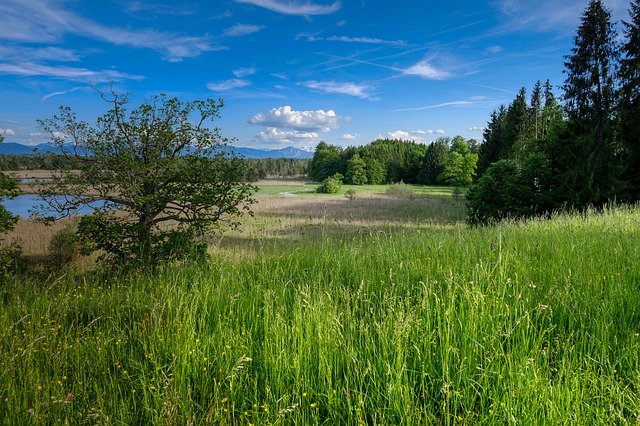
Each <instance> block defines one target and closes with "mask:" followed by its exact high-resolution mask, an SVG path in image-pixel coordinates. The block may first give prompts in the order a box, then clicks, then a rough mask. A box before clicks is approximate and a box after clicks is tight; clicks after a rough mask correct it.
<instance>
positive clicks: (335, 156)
mask: <svg viewBox="0 0 640 426" xmlns="http://www.w3.org/2000/svg"><path fill="white" fill-rule="evenodd" d="M340 152H341V150H340V148H339V147H337V146H334V145H328V144H327V143H325V142H320V143H319V144H318V145H317V146H316V150H315V152H314V153H313V158H312V159H311V161H310V162H309V179H311V180H313V181H316V182H322V181H323V180H325V179H326V178H328V177H329V176H331V175H333V174H335V173H338V172H340V162H341V159H340Z"/></svg>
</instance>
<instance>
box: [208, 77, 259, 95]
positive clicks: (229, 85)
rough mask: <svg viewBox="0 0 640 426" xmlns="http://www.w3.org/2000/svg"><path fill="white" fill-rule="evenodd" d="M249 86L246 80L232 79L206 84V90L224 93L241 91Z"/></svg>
mask: <svg viewBox="0 0 640 426" xmlns="http://www.w3.org/2000/svg"><path fill="white" fill-rule="evenodd" d="M249 85H251V82H250V81H248V80H243V79H240V78H232V79H231V80H225V81H220V82H218V83H208V84H207V89H209V90H212V91H214V92H226V91H227V90H233V89H241V88H243V87H247V86H249Z"/></svg>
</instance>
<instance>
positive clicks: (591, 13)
mask: <svg viewBox="0 0 640 426" xmlns="http://www.w3.org/2000/svg"><path fill="white" fill-rule="evenodd" d="M574 42H575V47H574V48H573V49H572V50H571V55H568V56H566V60H567V61H566V62H565V67H566V70H565V72H566V74H567V79H566V80H565V84H564V92H565V95H564V100H565V110H566V113H567V116H568V119H569V129H570V133H571V135H572V139H571V141H572V147H571V150H572V152H573V154H574V155H575V158H576V162H577V163H576V164H566V166H567V167H569V168H573V170H572V171H571V170H569V171H571V173H568V175H571V176H572V177H571V179H570V181H569V182H567V183H568V184H569V187H567V188H566V190H568V191H575V192H576V193H577V195H578V197H577V199H576V201H577V204H579V205H582V206H586V205H602V204H604V203H606V202H607V201H608V200H609V198H610V197H612V196H614V192H613V188H614V181H615V173H616V171H615V166H614V164H615V161H614V156H613V154H614V147H613V135H612V130H613V122H614V115H615V111H616V80H615V76H616V67H617V63H618V53H617V52H618V48H617V45H616V32H615V30H614V28H613V25H612V23H611V12H610V11H609V10H607V9H606V8H605V7H604V6H603V5H602V2H601V1H600V0H591V1H590V2H589V5H588V7H587V9H586V11H585V13H584V15H583V16H582V20H581V23H580V26H579V27H578V31H577V34H576V37H575V39H574ZM574 172H575V173H574Z"/></svg>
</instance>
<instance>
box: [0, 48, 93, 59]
mask: <svg viewBox="0 0 640 426" xmlns="http://www.w3.org/2000/svg"><path fill="white" fill-rule="evenodd" d="M0 58H2V60H3V61H11V62H16V61H27V60H28V61H57V62H77V61H79V60H80V57H79V56H78V54H77V53H76V52H74V51H73V50H69V49H63V48H60V47H37V48H30V47H18V46H1V45H0Z"/></svg>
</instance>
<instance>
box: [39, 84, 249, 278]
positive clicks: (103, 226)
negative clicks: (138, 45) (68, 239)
mask: <svg viewBox="0 0 640 426" xmlns="http://www.w3.org/2000/svg"><path fill="white" fill-rule="evenodd" d="M103 98H105V100H108V102H109V103H110V104H111V106H112V109H111V110H110V111H108V112H107V113H106V114H105V115H104V116H102V117H100V118H98V120H97V124H96V126H95V127H91V126H90V125H89V124H87V123H85V122H82V121H78V120H77V119H76V117H75V114H74V113H73V112H72V111H71V110H70V109H69V108H64V107H63V108H61V109H60V114H59V115H57V116H53V117H52V118H50V119H47V120H40V121H39V124H40V126H41V127H42V128H43V130H45V131H46V132H47V133H49V134H51V136H52V139H53V142H54V144H56V145H57V146H58V148H60V149H61V150H63V151H64V153H65V155H67V156H69V157H73V158H75V159H76V160H77V161H78V162H79V163H80V167H79V169H78V170H68V169H63V170H59V171H56V172H55V173H54V174H53V178H52V181H51V183H50V184H48V185H47V186H46V187H45V188H44V189H43V190H41V192H40V195H41V196H42V197H44V199H45V200H46V201H48V202H49V204H50V206H51V207H53V208H55V209H56V210H58V211H59V212H60V213H62V214H69V212H71V211H72V210H73V209H75V208H77V207H78V206H80V205H84V204H88V203H91V202H92V201H95V200H104V201H106V202H107V203H108V204H107V205H106V206H105V207H104V208H102V209H100V211H98V212H97V213H96V214H94V215H90V216H85V217H83V218H82V220H81V221H80V225H79V228H78V232H79V234H80V240H81V241H82V243H83V248H84V250H85V252H87V251H93V250H102V251H104V256H103V257H104V259H105V260H107V259H108V260H109V261H111V262H113V263H117V264H119V266H121V267H128V266H140V265H151V266H154V265H157V264H159V263H161V262H164V261H167V260H170V259H174V258H180V257H181V256H184V255H186V254H188V253H190V252H191V249H189V247H190V246H191V245H193V246H194V247H196V248H197V250H196V251H198V250H200V251H201V249H198V247H199V245H198V244H197V243H196V242H195V240H196V239H197V238H199V237H201V236H203V235H204V234H206V233H209V232H212V231H215V230H218V229H220V228H219V226H220V225H221V224H222V223H226V224H229V225H231V226H235V225H236V224H237V222H236V218H237V217H238V216H239V215H241V214H242V213H243V212H244V211H247V210H248V208H249V206H250V204H251V203H252V201H253V200H252V198H251V193H252V191H253V190H254V188H253V186H252V185H250V184H249V183H247V182H246V181H245V170H244V163H243V162H242V160H240V159H238V158H234V157H232V156H230V155H229V154H227V153H226V151H225V149H224V147H225V146H226V144H227V143H228V140H227V139H225V138H223V137H222V136H221V135H220V133H219V130H218V129H213V130H211V129H210V128H208V127H207V123H208V121H209V120H213V119H215V118H218V117H219V110H220V108H222V101H217V102H216V101H214V100H212V99H208V100H206V101H200V100H197V101H193V102H186V103H183V102H182V101H180V100H178V99H177V98H167V97H166V96H164V95H160V96H156V97H155V98H153V100H152V101H151V102H150V103H148V104H143V105H141V106H139V107H138V108H135V109H133V110H132V111H131V112H130V113H127V111H126V109H125V108H126V105H127V99H126V97H122V96H120V95H117V94H115V93H112V98H111V99H106V97H105V96H104V95H103ZM56 194H68V196H67V197H66V199H65V200H64V202H62V203H59V202H58V201H57V200H58V198H56ZM109 207H117V208H118V209H119V210H120V212H119V213H117V214H116V213H114V212H113V211H109Z"/></svg>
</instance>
